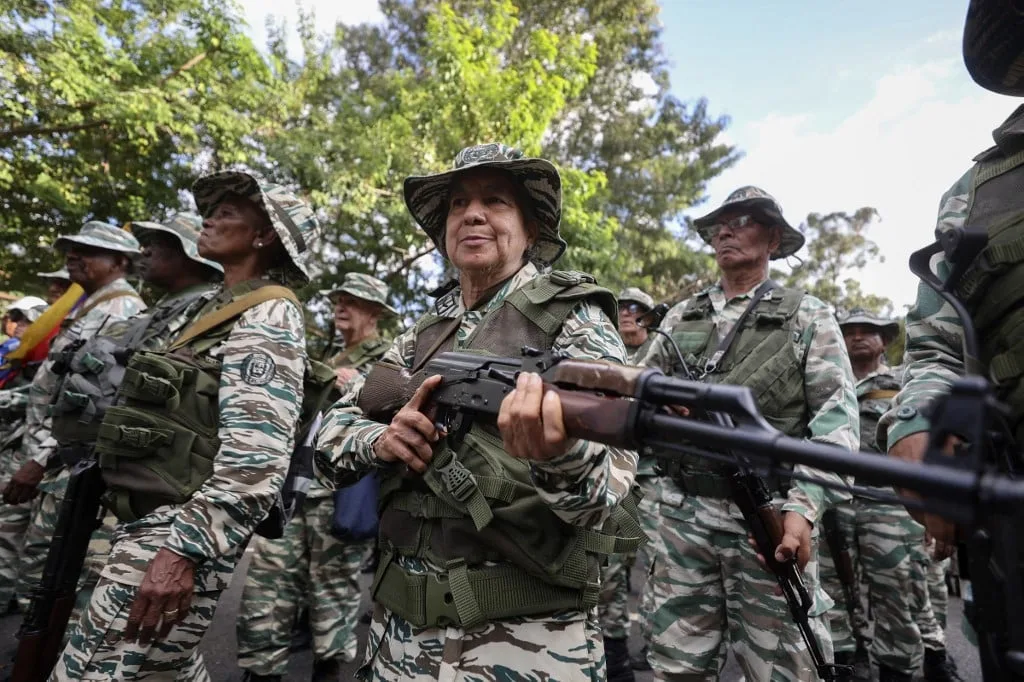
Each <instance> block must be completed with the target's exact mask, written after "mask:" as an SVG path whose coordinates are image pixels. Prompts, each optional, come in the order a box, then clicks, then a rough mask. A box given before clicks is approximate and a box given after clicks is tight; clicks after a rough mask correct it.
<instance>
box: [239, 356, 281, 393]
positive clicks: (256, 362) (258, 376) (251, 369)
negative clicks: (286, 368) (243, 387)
mask: <svg viewBox="0 0 1024 682" xmlns="http://www.w3.org/2000/svg"><path fill="white" fill-rule="evenodd" d="M276 372H277V365H276V364H274V359H273V358H271V357H270V356H269V355H267V354H266V353H263V352H258V353H249V355H247V356H246V357H245V360H242V381H244V382H245V383H247V384H249V385H250V386H266V385H267V384H269V383H270V380H271V379H273V378H274V374H275V373H276Z"/></svg>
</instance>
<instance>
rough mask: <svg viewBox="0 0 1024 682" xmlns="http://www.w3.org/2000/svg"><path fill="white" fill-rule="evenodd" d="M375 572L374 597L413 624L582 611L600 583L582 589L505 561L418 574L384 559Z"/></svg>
mask: <svg viewBox="0 0 1024 682" xmlns="http://www.w3.org/2000/svg"><path fill="white" fill-rule="evenodd" d="M388 556H389V557H390V556H393V555H391V554H389V555H388ZM382 560H383V557H382ZM378 576H379V577H378V578H377V579H375V581H374V585H373V588H372V590H373V594H374V599H375V600H376V601H377V602H379V603H380V604H381V605H383V606H384V607H386V608H388V609H390V610H391V611H393V612H395V613H396V614H398V615H399V616H401V617H402V618H404V619H405V620H407V621H409V623H411V624H412V625H413V626H414V627H446V626H449V625H452V626H456V627H464V628H465V627H473V625H479V624H481V623H484V622H487V621H491V620H500V619H503V618H511V617H515V616H538V615H545V614H552V613H555V612H557V611H563V610H570V609H571V610H586V609H588V608H590V607H591V606H593V605H594V604H596V603H597V595H598V593H599V591H600V584H594V585H588V586H587V587H585V588H583V589H576V588H571V587H561V586H558V585H552V584H550V583H547V582H545V581H543V580H541V579H540V578H535V577H534V576H531V575H530V574H528V573H526V572H525V571H523V570H521V569H519V568H516V567H515V566H512V565H510V564H502V565H499V566H490V567H486V568H479V569H469V568H466V567H465V566H463V565H461V564H453V565H452V566H451V567H450V568H449V569H448V570H447V571H445V572H442V573H429V574H426V575H418V574H414V573H411V572H409V571H407V570H405V569H403V568H402V567H401V566H399V565H398V564H397V563H395V562H394V561H389V562H388V564H387V565H386V566H383V563H382V568H381V569H380V570H379V571H378Z"/></svg>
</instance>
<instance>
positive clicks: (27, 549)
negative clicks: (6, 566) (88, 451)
mask: <svg viewBox="0 0 1024 682" xmlns="http://www.w3.org/2000/svg"><path fill="white" fill-rule="evenodd" d="M62 501H63V500H62V498H61V497H59V496H57V495H55V494H53V493H45V492H40V493H39V495H38V496H36V498H35V499H34V500H32V510H31V520H30V522H29V525H28V529H27V530H26V531H25V539H24V543H23V545H22V548H21V570H20V572H19V574H18V593H19V594H25V595H29V594H32V590H33V589H35V587H36V586H37V585H39V582H40V581H41V580H42V579H43V568H44V566H45V565H46V555H47V553H48V552H49V551H50V540H51V539H52V538H53V534H54V532H56V530H57V517H58V516H59V515H60V505H61V502H62Z"/></svg>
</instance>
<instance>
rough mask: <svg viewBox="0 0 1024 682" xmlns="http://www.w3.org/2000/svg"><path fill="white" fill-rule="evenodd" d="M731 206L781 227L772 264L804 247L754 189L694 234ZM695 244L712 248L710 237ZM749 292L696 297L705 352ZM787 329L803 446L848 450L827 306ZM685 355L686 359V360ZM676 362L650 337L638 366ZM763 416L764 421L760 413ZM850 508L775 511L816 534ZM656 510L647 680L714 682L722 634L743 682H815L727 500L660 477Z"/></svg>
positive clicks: (792, 503) (829, 493)
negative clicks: (829, 513)
mask: <svg viewBox="0 0 1024 682" xmlns="http://www.w3.org/2000/svg"><path fill="white" fill-rule="evenodd" d="M769 202H770V203H769ZM732 203H741V205H746V206H749V207H750V208H749V210H751V211H753V210H755V209H756V210H759V211H760V212H761V213H763V214H767V215H768V216H769V217H771V218H772V220H773V222H774V223H775V224H778V225H779V226H780V227H782V228H783V232H782V241H781V244H780V248H779V250H778V251H777V252H776V253H774V254H772V257H773V258H778V257H784V256H787V255H789V254H791V253H794V252H795V251H796V250H798V249H799V248H800V246H801V245H802V243H803V238H802V236H801V235H800V233H799V232H797V231H796V230H794V229H793V228H792V227H789V225H788V224H787V223H785V221H784V220H783V219H782V216H781V209H779V208H778V205H777V204H776V203H775V202H774V200H772V199H771V198H770V196H768V195H767V194H766V193H764V192H763V191H762V190H758V189H757V188H743V189H741V190H737V191H736V192H734V193H733V194H732V195H730V197H729V198H728V199H727V200H726V204H725V205H724V206H723V207H722V209H719V210H718V211H715V212H713V213H712V214H710V215H709V216H706V217H705V218H702V219H700V220H699V221H698V227H699V228H702V226H703V225H705V224H706V225H711V224H714V221H715V219H716V218H717V215H719V214H720V211H723V210H725V209H726V208H727V207H729V204H732ZM736 210H738V208H737V209H736ZM762 224H766V223H765V222H762ZM702 236H704V238H705V240H706V241H709V240H710V236H709V235H707V236H705V235H703V234H702ZM755 290H756V289H752V290H751V291H749V292H747V293H744V294H741V295H739V296H736V297H734V298H733V299H731V300H727V299H726V297H725V294H724V292H723V290H722V287H721V285H718V284H716V285H714V286H712V287H711V288H709V289H707V290H705V291H704V292H702V293H700V294H698V296H697V298H695V299H694V301H693V302H694V303H699V304H700V306H701V308H700V310H702V311H706V313H705V314H704V317H702V321H701V322H700V324H702V325H707V326H708V328H711V327H710V325H713V328H712V329H713V331H712V332H711V337H710V339H707V340H705V342H704V343H706V346H705V347H706V348H709V349H714V348H715V337H716V336H717V338H718V339H719V340H721V339H722V338H724V337H725V336H726V335H727V334H728V333H729V330H730V329H731V327H732V326H733V325H734V324H735V322H736V320H737V319H738V318H739V317H740V315H741V313H742V312H743V310H744V309H745V308H746V307H747V305H748V304H749V302H750V300H751V298H752V295H753V293H754V291H755ZM788 295H789V294H787V296H788ZM774 297H775V293H774V292H773V293H772V294H770V295H768V296H766V297H765V298H762V300H761V302H760V303H759V304H758V306H757V308H755V311H756V310H757V309H758V308H760V307H761V306H764V305H766V304H768V303H769V302H770V301H771V300H772V299H773V298H774ZM690 303H691V302H690V301H684V302H682V303H680V304H677V305H676V306H674V307H673V308H672V309H671V310H670V311H669V312H668V314H667V315H666V317H665V319H664V321H663V322H662V325H661V328H662V329H664V330H666V331H670V330H675V329H676V328H677V326H680V325H681V324H682V322H683V317H684V311H688V310H689V308H690ZM756 314H757V313H756V312H755V313H753V315H756ZM753 315H752V317H751V318H750V319H753ZM708 316H710V319H708ZM694 319H695V318H694ZM788 324H790V325H791V329H792V338H791V339H790V344H791V348H792V351H793V353H794V355H795V357H797V358H798V359H800V360H801V362H802V368H803V369H802V372H803V377H802V382H803V389H804V390H803V393H804V395H805V401H806V403H805V410H806V418H807V419H808V421H807V424H808V427H807V429H808V431H809V433H808V436H809V437H810V438H811V439H812V440H814V441H817V442H823V443H830V444H833V445H839V446H841V447H847V448H850V449H851V450H852V449H855V448H856V445H857V435H856V434H857V423H858V416H857V406H856V399H855V395H854V383H853V374H852V370H851V368H850V361H849V357H848V355H847V352H846V346H845V344H844V343H843V338H842V334H841V333H840V331H839V327H838V325H837V323H836V320H835V318H834V317H833V316H832V314H831V312H830V311H829V309H828V307H827V306H826V305H825V304H824V303H822V302H821V301H819V300H818V299H816V298H814V297H812V296H809V295H806V294H804V295H802V297H801V298H800V299H799V304H798V307H797V308H796V310H795V312H794V313H793V316H792V321H791V322H789V323H788ZM743 337H744V334H740V335H738V336H737V342H736V344H734V345H733V347H732V348H731V349H730V351H729V353H728V354H726V356H725V357H724V358H723V359H728V358H730V357H731V356H733V355H734V354H735V355H737V356H739V357H742V356H740V355H739V354H738V353H735V351H736V350H737V349H743V348H744V344H743V341H742V339H743ZM682 352H683V354H684V356H686V355H687V350H685V349H684V350H683V351H682ZM694 352H696V351H694ZM690 355H692V353H690ZM691 360H696V358H691ZM677 362H678V361H677V359H676V354H675V352H674V351H673V349H671V348H670V346H669V345H668V343H667V341H666V339H665V338H664V337H662V336H660V335H658V336H656V337H655V338H653V339H651V341H650V343H649V345H648V347H647V350H646V352H645V353H644V356H643V358H641V359H640V361H639V363H638V364H640V365H643V366H648V367H657V368H660V369H662V370H663V371H665V372H667V373H672V372H675V371H676V369H677ZM719 366H721V365H719ZM761 407H762V409H763V410H764V409H765V407H766V406H764V405H762V406H761ZM794 469H795V471H796V472H797V473H800V474H803V475H805V476H807V477H809V478H810V479H811V480H812V481H821V482H822V483H826V482H827V483H830V484H833V485H839V484H841V483H842V479H841V478H840V477H839V476H837V475H836V474H833V473H828V472H823V471H819V470H816V469H811V468H808V467H804V466H800V465H798V466H796V467H794ZM846 499H848V495H845V494H843V493H839V492H837V491H834V490H830V489H829V488H825V487H823V486H822V485H818V484H816V483H813V482H807V481H797V480H794V481H793V485H792V487H791V488H789V490H788V493H787V494H786V497H785V499H781V500H777V501H776V503H777V504H778V505H781V509H782V511H787V512H795V513H798V514H801V515H802V516H804V517H805V518H807V519H808V520H809V521H810V522H811V523H812V524H817V522H818V520H819V519H820V517H821V514H822V513H823V512H824V510H825V509H826V507H827V506H829V505H831V504H836V503H841V502H843V501H844V500H846ZM660 502H661V504H660V514H659V516H660V519H659V528H658V531H659V534H660V536H661V544H660V545H658V546H657V548H658V551H659V554H658V556H657V557H656V559H655V562H654V567H653V570H652V572H651V575H650V577H649V578H648V583H647V590H648V591H650V592H651V599H652V600H653V603H654V605H655V611H654V613H653V616H652V629H653V632H652V636H651V644H650V653H649V656H648V660H649V661H650V663H651V665H652V667H653V668H654V670H655V677H656V678H658V679H716V678H717V675H718V674H719V673H720V672H721V670H722V667H723V666H724V665H725V638H726V635H727V636H728V639H729V641H730V643H731V645H732V648H733V653H734V654H735V655H736V657H737V659H738V660H739V663H740V666H741V667H742V668H743V671H744V674H745V675H746V678H747V679H748V680H751V681H752V682H753V681H760V680H769V679H772V680H775V679H794V680H796V679H800V680H811V679H816V672H815V671H814V667H813V665H812V661H811V658H810V655H809V653H808V651H807V647H806V645H805V644H804V643H803V640H802V638H801V636H800V634H799V631H798V629H797V627H796V626H795V625H794V623H793V622H792V620H791V619H790V617H789V610H788V607H787V606H786V602H785V600H784V599H783V598H782V597H781V596H775V594H774V591H773V590H774V587H775V585H776V581H775V579H774V576H772V575H771V574H770V573H769V572H767V571H766V570H765V569H764V568H762V567H761V566H760V565H759V564H758V562H757V558H756V555H755V552H754V550H753V549H752V548H751V547H750V545H749V544H748V542H747V528H746V526H745V525H744V523H743V520H742V515H741V513H740V511H739V508H738V507H737V506H736V504H735V503H734V502H733V501H732V500H731V499H727V498H725V497H721V498H720V497H717V496H715V497H705V496H698V495H694V494H687V493H685V492H684V491H683V489H681V488H680V486H679V485H678V484H677V482H676V481H675V480H674V479H673V478H672V477H670V476H668V475H663V476H662V478H661V498H660ZM816 554H817V528H815V529H814V535H813V537H812V544H811V559H810V561H809V563H808V564H807V566H806V568H805V569H804V580H805V582H806V584H807V587H808V590H809V591H810V592H811V594H812V595H813V596H814V603H813V606H812V609H811V612H810V616H811V618H810V622H811V625H812V628H813V630H814V632H815V633H816V635H817V639H818V642H819V644H820V645H821V648H822V651H823V653H824V654H825V656H826V657H827V658H828V659H831V642H830V638H829V636H828V630H827V626H826V624H825V622H824V619H823V618H822V617H821V616H823V614H824V613H825V612H826V611H827V610H828V608H829V607H830V606H831V605H832V600H831V599H830V598H829V597H828V595H827V594H825V593H824V592H823V591H822V590H820V589H819V586H818V575H817V574H818V568H817V557H816ZM645 598H646V597H645Z"/></svg>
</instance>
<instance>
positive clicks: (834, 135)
mask: <svg viewBox="0 0 1024 682" xmlns="http://www.w3.org/2000/svg"><path fill="white" fill-rule="evenodd" d="M1018 103H1019V102H1016V101H1014V100H1012V99H1010V98H1007V97H1001V96H998V95H995V94H992V93H989V92H987V91H985V90H982V89H981V88H980V87H978V86H977V85H974V84H973V83H972V82H971V81H970V80H969V78H968V77H967V75H966V73H965V72H964V69H963V66H962V64H961V63H960V62H959V60H956V59H948V60H939V61H930V62H925V63H921V64H917V65H904V66H899V67H895V68H893V69H892V70H891V71H890V72H889V73H887V74H885V75H883V76H881V77H879V78H878V79H877V81H876V83H875V88H874V93H873V95H872V96H871V98H870V99H868V100H867V101H865V102H863V103H862V104H861V105H860V106H859V108H858V109H856V110H855V111H853V112H852V113H851V114H849V115H848V116H847V117H846V118H845V119H844V120H841V121H840V122H839V123H838V124H837V125H835V126H833V127H831V129H824V130H823V129H822V128H821V126H820V125H817V123H818V121H817V117H816V115H815V113H814V112H809V113H803V114H800V115H795V116H780V115H774V114H768V115H766V116H764V117H763V118H761V119H760V120H756V121H750V122H746V123H744V122H742V121H734V126H733V128H732V129H731V131H730V132H731V136H730V137H732V138H733V139H735V140H736V142H737V144H739V146H740V149H742V150H744V151H745V152H746V155H745V157H744V158H743V159H742V160H741V161H740V162H739V163H738V164H737V165H736V166H735V167H734V168H733V169H730V170H729V171H727V172H726V173H724V174H723V175H722V176H721V177H720V178H717V179H716V180H715V181H714V182H713V183H711V186H710V187H709V193H710V195H711V196H710V199H711V201H710V202H709V204H705V205H704V206H702V209H704V208H706V207H707V206H709V205H711V206H714V205H718V204H719V203H721V201H722V200H723V199H724V198H725V197H726V196H727V195H728V193H729V192H730V191H732V190H733V189H735V188H736V187H739V186H742V185H749V184H753V185H758V186H760V187H763V188H764V189H766V190H767V191H768V192H770V193H772V194H773V195H774V196H775V197H776V198H777V199H778V200H779V201H780V203H781V204H782V206H783V208H784V210H785V213H786V217H787V219H788V220H789V221H790V222H791V223H793V224H794V225H795V224H797V223H799V222H801V221H802V220H803V219H804V218H805V217H806V216H807V214H808V213H810V212H821V213H824V212H830V211H851V212H852V211H854V210H856V209H857V208H860V207H862V206H873V207H875V208H877V209H878V211H879V213H880V214H881V217H882V221H881V222H880V223H879V224H876V225H874V226H873V227H872V228H871V230H870V233H869V236H870V237H871V238H872V239H873V240H874V241H876V242H877V243H878V244H879V245H880V246H881V248H882V252H883V253H884V255H885V262H884V263H878V262H876V263H871V264H869V265H868V267H867V268H865V270H864V271H863V272H862V274H861V275H860V277H861V280H862V283H863V288H864V289H865V290H866V291H868V292H870V293H874V294H879V295H884V296H888V297H889V298H890V299H892V300H893V301H894V302H895V303H896V305H897V310H898V311H902V307H901V306H903V305H908V304H910V303H912V302H913V300H914V296H915V293H916V288H917V279H916V278H915V277H914V276H913V275H911V274H910V271H909V270H908V268H907V259H908V257H909V255H910V253H911V252H912V251H914V250H916V249H918V248H921V247H922V246H924V245H926V244H927V243H929V242H931V241H932V239H933V236H932V235H933V228H934V225H935V214H936V211H937V208H938V203H939V197H940V196H941V195H942V193H943V192H945V191H946V190H947V189H948V188H949V186H950V185H952V184H953V182H954V181H955V180H956V179H957V178H958V177H960V175H962V174H963V173H964V171H966V170H967V168H968V167H969V166H970V164H971V158H972V157H973V156H974V155H975V154H977V153H978V152H980V151H982V150H983V149H986V148H987V147H989V146H990V145H991V144H992V138H991V130H992V129H993V128H995V127H996V126H997V125H998V124H999V123H1001V122H1002V121H1003V120H1004V119H1005V118H1006V116H1008V115H1009V114H1010V112H1011V111H1012V110H1013V108H1014V107H1015V106H1016V105H1017V104H1018ZM821 107H822V111H826V110H827V107H828V103H827V102H822V105H821ZM701 212H703V211H701Z"/></svg>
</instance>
